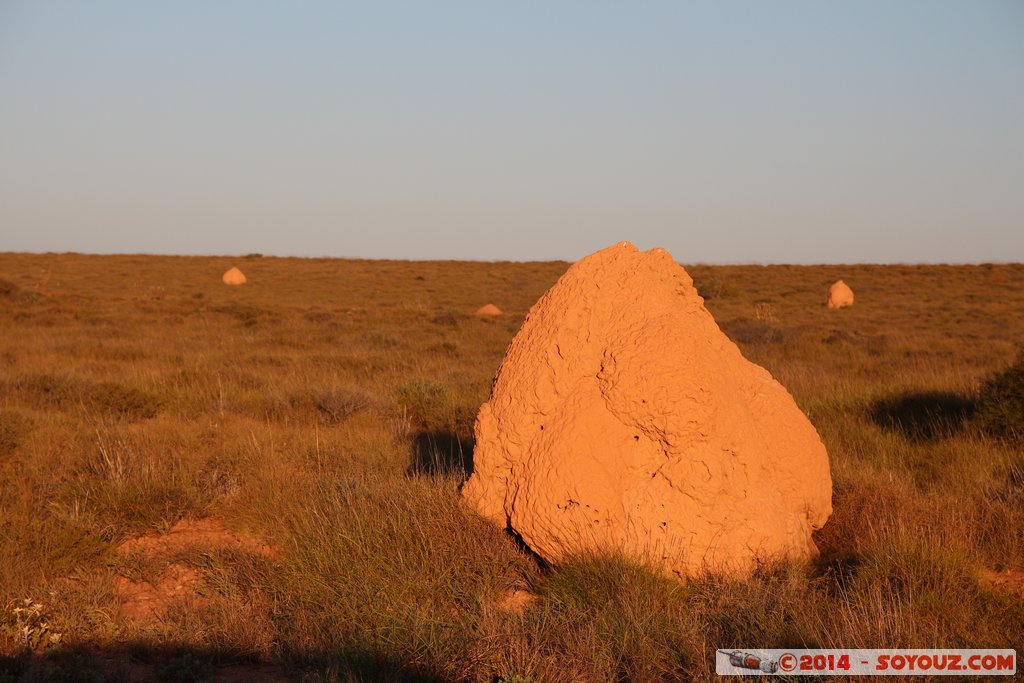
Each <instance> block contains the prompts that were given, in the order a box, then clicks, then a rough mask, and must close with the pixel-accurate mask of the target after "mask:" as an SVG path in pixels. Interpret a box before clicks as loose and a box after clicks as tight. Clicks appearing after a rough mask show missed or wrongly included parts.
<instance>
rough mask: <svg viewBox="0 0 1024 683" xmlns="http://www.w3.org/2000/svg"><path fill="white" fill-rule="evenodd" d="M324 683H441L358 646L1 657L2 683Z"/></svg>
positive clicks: (73, 651) (126, 648)
mask: <svg viewBox="0 0 1024 683" xmlns="http://www.w3.org/2000/svg"><path fill="white" fill-rule="evenodd" d="M298 680H302V681H310V682H311V683H312V682H314V681H315V682H317V683H319V682H321V681H322V682H324V683H326V682H327V681H343V680H356V681H368V682H378V681H379V682H381V683H383V682H385V681H401V682H407V683H421V682H422V683H440V681H443V680H445V679H444V678H443V677H441V676H440V675H439V674H437V673H434V672H431V671H427V670H424V669H423V668H421V667H419V666H417V665H414V664H410V663H407V662H402V661H399V660H397V659H395V658H392V657H389V656H386V655H378V654H374V653H368V652H364V651H361V650H359V649H356V648H352V649H347V648H344V647H342V648H340V649H339V650H338V651H336V652H318V653H312V654H308V655H303V656H300V657H297V658H295V659H292V660H288V661H269V662H268V661H257V660H254V659H251V658H250V659H245V658H240V657H238V656H237V655H232V654H231V653H228V652H223V651H217V650H209V649H201V648H190V647H181V646H175V645H156V646H154V645H153V644H151V643H145V644H142V643H126V644H123V645H118V646H117V647H116V648H110V649H100V648H91V647H85V646H72V647H63V648H60V649H53V650H50V651H48V652H46V653H44V654H35V655H33V654H24V655H19V656H14V657H0V682H2V683H14V682H15V681H17V682H18V683H21V682H25V683H29V682H32V683H35V682H37V681H53V682H55V683H57V682H59V683H64V682H65V681H66V682H68V683H70V682H72V681H75V682H82V683H130V682H132V683H134V682H139V683H149V682H150V681H152V682H154V683H192V682H198V681H223V682H225V683H255V682H257V681H258V682H264V681H266V682H276V681H298Z"/></svg>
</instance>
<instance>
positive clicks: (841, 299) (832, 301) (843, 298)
mask: <svg viewBox="0 0 1024 683" xmlns="http://www.w3.org/2000/svg"><path fill="white" fill-rule="evenodd" d="M825 305H826V306H828V307H829V308H846V307H847V306H852V305H853V290H852V289H850V286H849V285H848V284H846V283H845V282H843V281H842V280H836V281H835V282H833V283H832V286H831V287H829V288H828V301H826V302H825Z"/></svg>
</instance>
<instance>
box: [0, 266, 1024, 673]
mask: <svg viewBox="0 0 1024 683" xmlns="http://www.w3.org/2000/svg"><path fill="white" fill-rule="evenodd" d="M232 265H237V266H239V267H240V268H241V269H242V270H243V271H244V272H245V274H246V276H247V277H248V284H246V285H244V286H240V287H227V286H224V285H223V284H221V282H220V275H221V273H222V272H223V271H225V270H226V269H227V268H228V267H230V266H232ZM566 267H567V264H565V263H470V262H440V261H433V262H398V261H357V260H341V259H291V258H267V257H260V256H259V255H255V254H254V255H250V256H249V257H243V258H235V259H226V258H199V257H155V256H83V255H74V254H64V255H55V254H45V255H26V254H0V681H4V682H6V681H21V680H25V681H37V680H60V681H64V680H69V681H70V680H83V681H127V680H140V679H141V680H162V681H193V680H239V681H241V680H306V681H393V680H415V681H420V680H423V681H449V680H460V681H461V680H466V681H501V682H504V683H512V682H517V683H525V682H528V681H529V682H540V681H659V680H711V679H713V678H714V655H715V649H716V648H743V647H801V646H803V647H1016V648H1018V649H1019V648H1020V647H1021V645H1022V641H1021V634H1024V594H1022V592H1021V586H1022V582H1021V581H1020V579H1021V577H1022V576H1024V574H1021V572H1024V445H1022V443H1021V438H1020V435H1021V430H1022V425H1021V419H1022V415H1024V412H1022V405H1024V398H1022V393H1021V384H1022V383H1021V376H1022V375H1021V361H1020V360H1016V365H1014V362H1015V359H1017V358H1018V353H1019V347H1020V344H1021V343H1022V341H1024V266H1021V265H983V266H901V265H893V266H812V267H797V266H769V267H762V266H716V267H711V266H699V265H697V266H689V267H688V270H689V272H690V274H691V275H692V276H693V277H694V278H695V281H696V283H697V286H698V289H699V290H700V291H702V292H704V293H705V294H706V295H707V302H706V303H707V306H708V308H709V310H710V311H711V312H712V313H713V314H714V315H715V317H716V319H717V320H718V322H719V324H720V325H721V326H722V328H723V329H724V330H725V331H726V332H727V333H728V334H730V335H731V336H732V337H733V338H734V339H735V340H736V341H737V343H738V344H739V345H740V347H741V348H742V350H743V352H744V354H745V355H746V356H747V357H748V358H750V359H751V360H753V361H754V362H757V363H759V364H761V365H763V366H765V367H766V368H768V369H769V370H770V371H771V372H772V374H773V375H774V376H775V377H777V378H778V379H779V380H780V381H781V382H782V383H783V384H784V385H785V386H786V387H787V388H788V389H789V390H790V392H791V393H792V394H793V395H794V397H795V398H796V400H797V402H798V403H799V404H800V406H801V408H803V410H804V411H805V412H806V413H807V414H808V416H809V417H810V419H811V421H812V422H813V423H814V425H815V426H816V427H817V429H818V431H819V433H820V434H821V436H822V439H823V440H824V442H825V444H826V447H827V448H828V451H829V454H830V458H831V464H832V472H833V478H834V507H835V513H834V515H833V517H832V518H831V520H830V521H829V522H828V524H827V525H826V526H825V527H824V528H823V529H822V530H821V531H820V532H818V534H817V535H816V542H817V544H818V546H819V548H820V550H821V556H820V558H819V559H818V560H817V561H816V562H815V563H813V564H810V565H797V564H792V565H766V566H764V567H763V568H762V569H761V570H760V571H759V572H758V573H757V575H755V576H754V577H753V578H751V579H749V580H744V581H739V580H730V579H723V578H717V577H710V576H709V577H704V578H701V579H698V580H693V581H690V582H689V583H687V584H685V585H682V584H678V583H676V582H673V581H669V580H666V579H664V578H661V577H659V576H657V575H655V574H653V573H652V572H650V571H649V570H648V569H646V568H644V567H642V566H638V565H636V564H634V563H631V562H629V561H627V560H625V559H623V558H620V557H614V556H603V557H581V558H578V559H577V560H575V561H573V562H569V563H567V564H565V565H563V566H559V567H548V566H544V565H542V564H541V563H539V562H538V561H537V560H536V558H535V557H534V556H533V555H531V554H530V553H529V552H528V551H527V550H525V549H524V548H522V547H521V546H519V545H517V542H516V540H515V539H514V538H512V537H511V536H509V535H507V534H505V533H504V532H503V531H502V530H500V529H497V528H495V527H493V526H492V525H490V524H488V523H486V522H485V521H483V520H481V519H479V518H478V517H476V516H475V515H474V514H472V513H471V512H469V511H468V510H467V509H466V508H465V507H464V506H463V505H461V504H460V501H459V495H458V491H459V485H460V483H461V481H462V480H463V479H464V477H465V473H466V469H467V468H468V467H471V466H472V448H473V441H472V424H473V419H474V416H475V413H476V410H477V408H478V407H479V405H480V404H481V403H482V402H483V401H484V400H485V399H486V398H487V394H488V391H489V388H490V383H491V380H492V378H493V376H494V373H495V370H496V369H497V367H498V364H499V363H500V361H501V358H502V355H503V353H504V350H505V348H506V346H507V344H508V342H509V341H510V340H511V338H512V336H513V335H514V334H515V332H516V330H517V329H518V327H519V325H520V324H521V322H522V319H523V317H524V316H525V314H526V312H527V310H528V308H529V307H530V305H532V303H533V302H534V301H536V300H537V298H538V297H539V296H540V294H542V293H543V292H544V291H545V290H546V289H547V288H548V287H550V286H551V285H552V284H553V283H554V282H555V280H556V279H557V278H558V277H559V275H561V273H562V272H564V270H565V268H566ZM839 278H842V279H844V280H845V281H846V282H847V283H848V284H849V285H850V286H851V287H852V288H853V289H854V291H855V292H856V297H857V299H856V305H854V306H853V307H852V308H849V309H842V310H836V311H830V310H826V309H825V307H824V300H825V295H826V292H827V288H828V285H829V284H831V283H832V282H833V281H835V280H836V279H839ZM488 302H493V303H495V304H497V305H498V306H499V307H500V308H501V309H502V310H503V311H505V315H503V316H500V317H496V318H480V317H475V316H473V315H471V312H472V311H474V310H476V308H478V307H479V306H481V305H483V304H485V303H488ZM183 524H187V525H191V526H188V527H187V528H188V529H190V530H191V531H190V532H189V534H185V533H183V532H181V531H180V530H181V529H183V528H185V527H183V526H182V525H183ZM203 529H214V530H216V533H215V534H213V535H209V536H208V537H205V538H206V542H202V541H203V538H204V537H202V536H201V534H200V532H201V531H202V530H203ZM197 530H198V531H197ZM160 539H162V540H160ZM224 539H230V542H222V541H223V540H224ZM193 541H194V543H193ZM154 548H159V549H160V551H159V552H155V551H154V550H153V549H154ZM517 596H518V598H522V599H517Z"/></svg>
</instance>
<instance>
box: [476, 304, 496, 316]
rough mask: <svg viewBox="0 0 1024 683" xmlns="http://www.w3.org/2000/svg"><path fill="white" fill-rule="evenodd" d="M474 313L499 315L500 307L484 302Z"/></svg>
mask: <svg viewBox="0 0 1024 683" xmlns="http://www.w3.org/2000/svg"><path fill="white" fill-rule="evenodd" d="M476 315H485V316H486V315H501V309H500V308H498V307H497V306H495V305H494V304H485V305H483V306H481V307H480V308H478V309H476Z"/></svg>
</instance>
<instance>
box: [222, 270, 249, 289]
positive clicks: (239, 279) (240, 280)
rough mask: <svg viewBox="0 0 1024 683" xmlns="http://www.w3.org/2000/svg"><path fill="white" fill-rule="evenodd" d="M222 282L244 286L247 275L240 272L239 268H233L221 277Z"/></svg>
mask: <svg viewBox="0 0 1024 683" xmlns="http://www.w3.org/2000/svg"><path fill="white" fill-rule="evenodd" d="M221 280H223V281H224V284H226V285H244V284H245V273H243V272H242V271H240V270H239V269H238V268H231V269H230V270H228V271H227V272H225V273H224V275H223V276H221Z"/></svg>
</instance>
